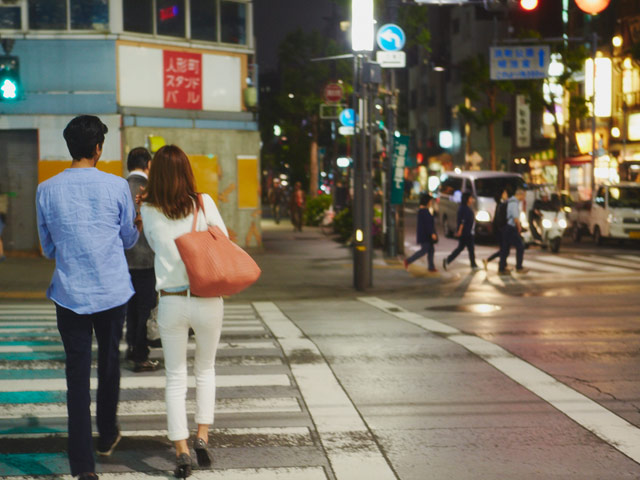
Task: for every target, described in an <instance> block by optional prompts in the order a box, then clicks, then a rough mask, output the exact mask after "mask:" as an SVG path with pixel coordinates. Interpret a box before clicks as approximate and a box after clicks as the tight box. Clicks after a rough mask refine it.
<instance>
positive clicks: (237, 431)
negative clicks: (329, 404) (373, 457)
mask: <svg viewBox="0 0 640 480" xmlns="http://www.w3.org/2000/svg"><path fill="white" fill-rule="evenodd" d="M27 428H28V427H27ZM209 432H210V435H212V436H214V435H225V436H242V435H260V436H267V435H268V436H274V437H275V436H290V437H305V438H309V441H310V442H312V441H313V440H311V432H310V430H309V428H308V427H247V428H212V429H210V430H209ZM120 433H121V434H122V436H123V437H166V436H167V430H122V431H121V432H120ZM68 436H69V434H68V432H35V433H28V432H27V433H14V432H0V439H6V438H34V439H35V438H67V437H68Z"/></svg>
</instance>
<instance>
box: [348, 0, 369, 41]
mask: <svg viewBox="0 0 640 480" xmlns="http://www.w3.org/2000/svg"><path fill="white" fill-rule="evenodd" d="M373 23H374V20H373V0H351V48H352V50H353V51H354V52H371V51H373Z"/></svg>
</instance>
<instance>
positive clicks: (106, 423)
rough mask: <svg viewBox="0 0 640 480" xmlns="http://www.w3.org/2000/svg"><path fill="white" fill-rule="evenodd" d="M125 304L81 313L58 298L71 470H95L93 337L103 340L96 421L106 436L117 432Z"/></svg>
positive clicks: (101, 341)
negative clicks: (91, 410) (64, 360)
mask: <svg viewBox="0 0 640 480" xmlns="http://www.w3.org/2000/svg"><path fill="white" fill-rule="evenodd" d="M126 308H127V306H126V304H124V305H121V306H119V307H116V308H112V309H110V310H105V311H103V312H97V313H92V314H86V315H80V314H77V313H75V312H73V311H71V310H69V309H67V308H64V307H61V306H60V305H57V304H56V316H57V319H58V331H59V332H60V336H61V337H62V343H63V344H64V351H65V354H66V363H65V373H66V376H67V413H68V417H69V418H68V429H69V441H68V442H69V443H68V450H69V452H68V455H69V464H70V465H71V475H73V476H76V475H80V474H81V473H84V472H95V458H94V453H93V439H92V433H91V412H90V406H91V392H90V386H89V385H90V383H89V382H90V376H91V341H92V338H93V332H95V334H96V340H97V341H98V393H97V410H96V417H97V418H96V423H97V425H98V433H99V434H100V437H101V438H104V439H112V438H115V436H116V434H117V429H118V426H117V421H116V413H117V409H118V397H119V394H120V350H119V347H120V339H121V338H122V327H123V325H124V319H125V312H126Z"/></svg>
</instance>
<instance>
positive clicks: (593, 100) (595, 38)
mask: <svg viewBox="0 0 640 480" xmlns="http://www.w3.org/2000/svg"><path fill="white" fill-rule="evenodd" d="M591 49H592V51H591V57H592V58H593V72H592V73H593V82H592V83H593V95H592V97H591V192H592V194H593V192H594V191H595V188H596V55H597V53H598V34H597V33H596V32H593V39H592V40H591Z"/></svg>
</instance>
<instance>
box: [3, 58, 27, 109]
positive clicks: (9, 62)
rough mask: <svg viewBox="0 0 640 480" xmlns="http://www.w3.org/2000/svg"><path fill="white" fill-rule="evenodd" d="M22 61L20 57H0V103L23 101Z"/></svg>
mask: <svg viewBox="0 0 640 480" xmlns="http://www.w3.org/2000/svg"><path fill="white" fill-rule="evenodd" d="M22 96H23V92H22V85H21V83H20V61H19V60H18V57H14V56H9V55H5V56H2V57H0V102H12V101H16V100H21V99H22Z"/></svg>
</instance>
